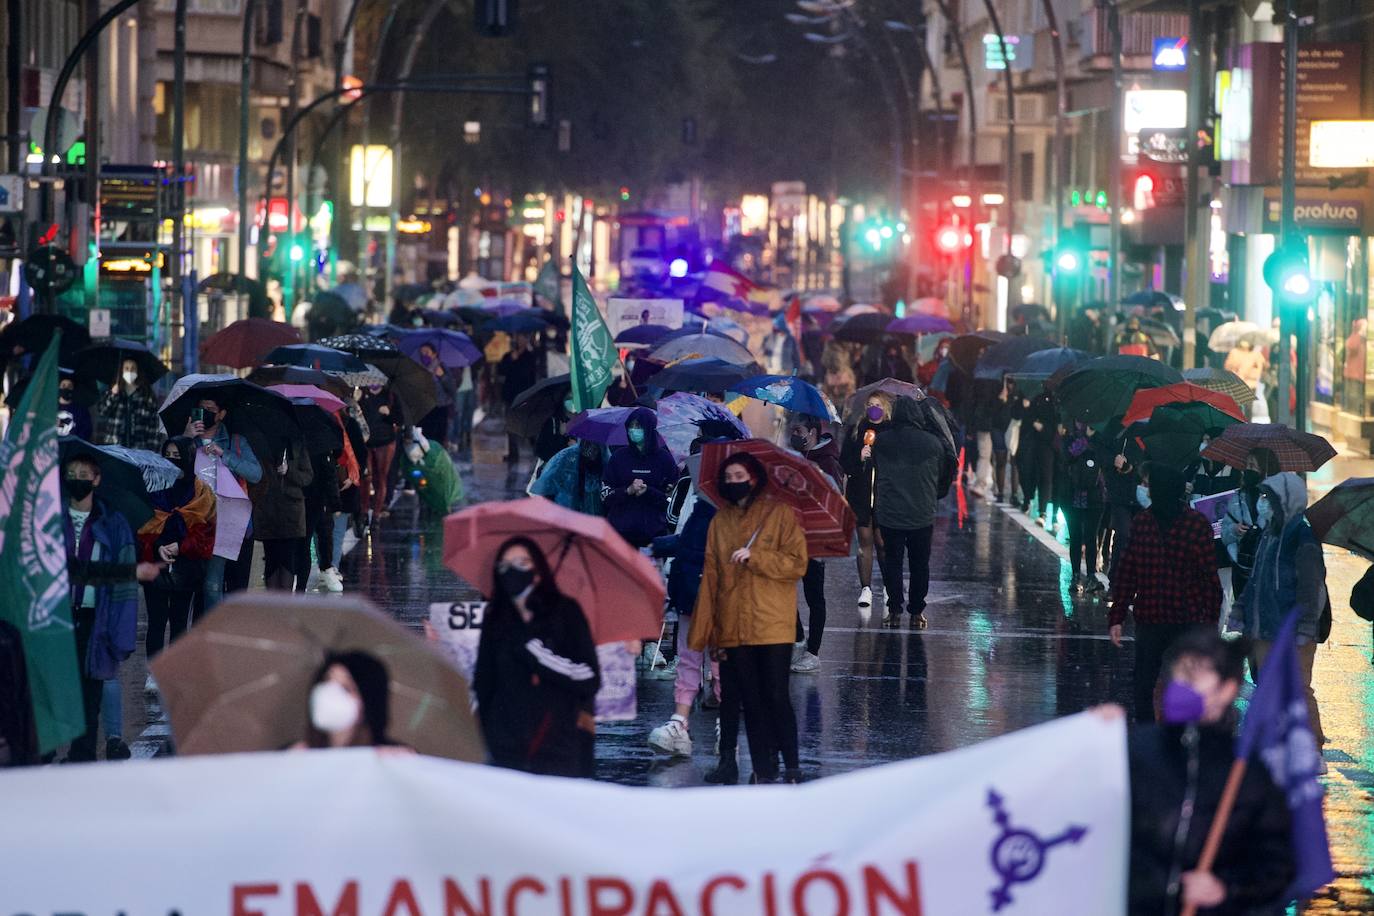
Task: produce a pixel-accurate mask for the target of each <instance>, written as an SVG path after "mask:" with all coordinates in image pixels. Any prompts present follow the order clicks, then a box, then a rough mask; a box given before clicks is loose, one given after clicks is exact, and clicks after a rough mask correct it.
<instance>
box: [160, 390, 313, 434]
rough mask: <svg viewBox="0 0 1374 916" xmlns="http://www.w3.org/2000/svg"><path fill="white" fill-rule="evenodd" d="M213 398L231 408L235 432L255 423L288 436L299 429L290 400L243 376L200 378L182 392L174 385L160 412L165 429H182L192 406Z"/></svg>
mask: <svg viewBox="0 0 1374 916" xmlns="http://www.w3.org/2000/svg"><path fill="white" fill-rule="evenodd" d="M202 400H211V401H214V402H215V403H216V404H218V405H219V406H220V407H221V408H224V409H225V410H227V411H228V412H229V414H230V415H231V417H232V419H231V420H230V423H231V424H232V426H233V429H234V431H235V432H240V433H242V432H245V431H246V430H247V427H249V426H253V427H255V428H256V429H258V430H260V431H261V432H263V433H267V434H273V435H276V436H277V438H280V437H282V436H287V435H290V434H292V433H294V432H295V431H296V430H297V426H296V419H295V413H294V412H293V411H292V409H291V401H290V400H289V399H288V398H286V397H284V396H282V395H280V394H278V393H277V392H275V391H269V390H268V389H266V388H263V387H262V386H260V385H254V384H253V383H252V382H250V381H247V380H245V379H241V378H234V377H232V376H231V377H230V378H227V379H222V380H210V381H200V382H196V383H195V384H192V385H190V386H188V387H186V388H184V389H182V390H181V391H180V392H178V391H177V390H176V389H173V392H172V394H169V395H168V396H167V400H166V401H164V402H163V404H162V409H161V410H159V411H158V414H159V415H160V416H161V417H162V426H163V428H164V429H168V430H172V431H173V432H174V433H179V432H180V431H181V430H183V429H185V428H186V423H187V421H188V420H190V418H191V408H193V407H195V406H196V405H197V404H199V403H200V402H201V401H202Z"/></svg>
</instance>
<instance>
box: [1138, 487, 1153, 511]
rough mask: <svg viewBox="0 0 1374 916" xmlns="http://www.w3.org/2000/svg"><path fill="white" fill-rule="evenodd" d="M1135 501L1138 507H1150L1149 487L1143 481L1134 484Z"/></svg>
mask: <svg viewBox="0 0 1374 916" xmlns="http://www.w3.org/2000/svg"><path fill="white" fill-rule="evenodd" d="M1135 501H1136V502H1137V503H1139V504H1140V508H1142V509H1148V508H1150V488H1149V487H1147V486H1145V484H1143V483H1138V484H1136V485H1135Z"/></svg>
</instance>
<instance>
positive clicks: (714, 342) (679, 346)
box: [649, 331, 754, 367]
mask: <svg viewBox="0 0 1374 916" xmlns="http://www.w3.org/2000/svg"><path fill="white" fill-rule="evenodd" d="M649 357H650V358H651V359H655V360H658V361H659V362H662V363H672V362H677V361H678V360H682V359H692V358H696V357H709V358H712V359H716V360H720V361H721V362H725V363H730V364H732V365H735V366H745V367H748V366H752V365H753V364H754V354H752V353H750V352H749V348H748V347H746V346H744V345H743V344H741V343H740V342H739V341H737V340H734V339H732V338H730V337H726V336H725V335H724V334H716V333H712V332H709V331H705V332H695V333H692V332H689V333H686V334H681V335H677V334H674V335H670V336H669V337H667V338H665V339H664V340H663V342H662V343H660V344H659V345H658V346H657V347H656V348H655V349H654V350H653V351H652V352H651V353H650V354H649Z"/></svg>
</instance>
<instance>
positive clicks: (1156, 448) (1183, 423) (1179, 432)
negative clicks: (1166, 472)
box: [1127, 388, 1243, 468]
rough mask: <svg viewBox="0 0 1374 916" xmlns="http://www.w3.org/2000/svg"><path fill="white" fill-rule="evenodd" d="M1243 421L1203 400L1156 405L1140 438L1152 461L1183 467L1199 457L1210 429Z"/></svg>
mask: <svg viewBox="0 0 1374 916" xmlns="http://www.w3.org/2000/svg"><path fill="white" fill-rule="evenodd" d="M1160 390H1162V389H1159V388H1155V389H1152V391H1160ZM1240 422H1243V421H1241V420H1238V419H1236V418H1235V417H1234V416H1232V415H1231V414H1229V413H1226V412H1223V411H1221V410H1218V409H1217V408H1216V407H1214V406H1213V405H1211V404H1207V403H1204V402H1202V401H1181V402H1175V403H1170V404H1164V405H1162V406H1160V407H1157V408H1155V409H1154V412H1153V414H1152V415H1151V416H1150V421H1149V422H1148V423H1145V424H1144V428H1143V430H1142V431H1141V441H1142V442H1143V443H1144V445H1145V452H1146V454H1148V455H1149V457H1150V460H1151V461H1162V462H1164V463H1166V464H1169V465H1172V466H1173V467H1177V468H1183V467H1186V466H1187V465H1188V464H1190V463H1191V462H1192V461H1193V460H1194V459H1195V458H1197V454H1198V446H1199V445H1201V444H1202V437H1203V436H1205V435H1207V433H1208V432H1209V431H1215V430H1217V429H1218V428H1220V429H1225V428H1226V427H1228V426H1234V425H1235V424H1237V423H1240ZM1127 425H1128V426H1129V425H1130V424H1127Z"/></svg>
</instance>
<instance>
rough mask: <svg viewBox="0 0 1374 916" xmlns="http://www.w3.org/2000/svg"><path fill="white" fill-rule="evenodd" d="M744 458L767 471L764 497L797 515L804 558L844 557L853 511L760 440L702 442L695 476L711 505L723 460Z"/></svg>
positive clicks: (814, 471) (821, 479)
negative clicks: (738, 454)
mask: <svg viewBox="0 0 1374 916" xmlns="http://www.w3.org/2000/svg"><path fill="white" fill-rule="evenodd" d="M736 452H748V453H749V454H751V455H753V456H754V457H755V458H758V459H759V461H761V462H763V466H764V468H766V469H767V471H768V487H767V489H765V490H764V492H763V495H764V496H765V497H770V496H771V497H772V498H773V499H778V500H781V501H783V502H785V503H787V504H788V505H789V506H791V507H792V508H793V509H794V510H795V511H796V513H797V520H798V521H799V522H800V523H801V526H802V530H803V531H805V532H806V553H807V556H809V557H811V558H813V559H814V558H817V557H847V556H849V545H850V541H852V540H853V538H854V510H853V509H851V508H849V503H847V502H845V499H844V496H843V495H842V494H841V493H840V491H839V490H838V489H837V488H836V486H835V484H834V482H833V481H831V479H830V478H829V477H827V476H826V475H825V473H824V472H823V471H822V470H821V469H820V468H819V467H817V466H816V465H815V463H814V462H811V461H808V460H807V459H806V458H804V457H803V456H801V455H799V454H797V453H796V452H793V451H790V450H788V449H785V448H783V447H782V446H779V445H774V444H773V443H771V442H769V441H767V440H766V439H741V440H739V441H737V442H708V443H706V444H705V445H703V446H702V447H701V472H700V476H699V477H698V478H697V483H698V485H699V486H700V487H701V490H702V492H704V493H705V494H706V495H707V496H709V497H711V499H712V500H714V501H715V503H716V504H717V505H721V504H722V503H723V502H724V499H723V498H722V497H721V495H720V493H719V492H718V491H717V489H716V477H717V476H718V473H719V471H720V466H721V465H722V464H724V462H725V459H726V458H728V457H730V456H731V455H733V454H735V453H736Z"/></svg>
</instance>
